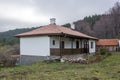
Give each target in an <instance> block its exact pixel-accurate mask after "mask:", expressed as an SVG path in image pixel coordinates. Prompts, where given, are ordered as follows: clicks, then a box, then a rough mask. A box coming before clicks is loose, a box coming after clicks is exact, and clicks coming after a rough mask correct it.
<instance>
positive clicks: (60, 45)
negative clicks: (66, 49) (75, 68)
mask: <svg viewBox="0 0 120 80" xmlns="http://www.w3.org/2000/svg"><path fill="white" fill-rule="evenodd" d="M61 41H62V40H61V36H59V48H60V49H59V50H60V59H61V58H62V44H61Z"/></svg>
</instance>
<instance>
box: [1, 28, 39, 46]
mask: <svg viewBox="0 0 120 80" xmlns="http://www.w3.org/2000/svg"><path fill="white" fill-rule="evenodd" d="M36 28H38V27H36ZM36 28H34V27H33V28H22V29H15V30H9V31H6V32H0V46H3V45H13V44H16V43H18V42H19V39H18V38H15V37H14V36H15V35H16V34H19V33H23V32H27V31H31V30H33V29H36Z"/></svg>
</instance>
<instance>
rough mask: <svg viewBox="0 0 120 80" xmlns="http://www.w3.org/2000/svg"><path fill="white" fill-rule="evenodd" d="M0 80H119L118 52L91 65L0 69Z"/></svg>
mask: <svg viewBox="0 0 120 80" xmlns="http://www.w3.org/2000/svg"><path fill="white" fill-rule="evenodd" d="M0 80H120V52H119V53H118V52H116V53H114V54H113V55H112V56H109V57H107V58H105V59H104V60H102V61H101V62H97V63H92V64H79V63H60V62H51V63H45V62H38V63H36V64H33V65H28V66H17V67H14V68H0Z"/></svg>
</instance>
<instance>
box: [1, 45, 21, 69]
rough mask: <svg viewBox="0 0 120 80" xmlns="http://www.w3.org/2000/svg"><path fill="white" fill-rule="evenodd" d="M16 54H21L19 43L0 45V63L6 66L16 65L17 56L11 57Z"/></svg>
mask: <svg viewBox="0 0 120 80" xmlns="http://www.w3.org/2000/svg"><path fill="white" fill-rule="evenodd" d="M15 54H19V47H18V46H17V45H15V46H3V47H0V63H2V64H3V66H5V67H11V66H15V64H16V61H17V58H14V57H11V55H15Z"/></svg>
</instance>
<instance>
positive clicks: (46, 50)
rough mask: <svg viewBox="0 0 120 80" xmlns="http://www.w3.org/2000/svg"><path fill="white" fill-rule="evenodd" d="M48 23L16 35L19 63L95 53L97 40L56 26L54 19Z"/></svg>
mask: <svg viewBox="0 0 120 80" xmlns="http://www.w3.org/2000/svg"><path fill="white" fill-rule="evenodd" d="M50 22H51V24H49V25H46V26H43V27H40V28H38V29H35V30H32V31H29V32H25V33H21V34H18V35H16V37H19V38H20V55H21V63H23V64H26V63H32V62H35V61H41V60H46V59H48V58H54V57H55V56H57V57H58V56H59V57H60V58H61V57H62V56H64V55H76V54H92V53H95V52H96V41H97V40H98V39H97V38H95V37H91V36H88V35H86V34H83V33H80V32H78V31H76V30H74V29H71V28H66V27H63V26H59V25H56V23H55V18H52V19H51V21H50Z"/></svg>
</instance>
